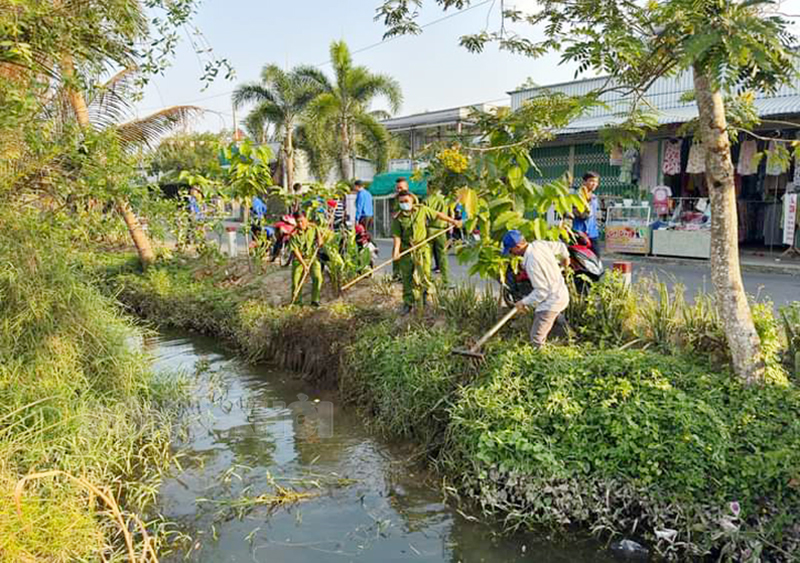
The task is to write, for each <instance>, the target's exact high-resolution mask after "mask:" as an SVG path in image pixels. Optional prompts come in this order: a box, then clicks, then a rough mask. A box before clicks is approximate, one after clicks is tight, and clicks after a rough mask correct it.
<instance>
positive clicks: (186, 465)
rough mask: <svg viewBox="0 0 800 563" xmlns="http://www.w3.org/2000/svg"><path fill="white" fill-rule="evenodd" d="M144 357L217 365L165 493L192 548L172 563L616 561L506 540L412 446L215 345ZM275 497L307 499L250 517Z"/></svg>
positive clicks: (166, 346)
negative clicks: (457, 499)
mask: <svg viewBox="0 0 800 563" xmlns="http://www.w3.org/2000/svg"><path fill="white" fill-rule="evenodd" d="M147 348H148V349H149V351H150V352H151V353H152V354H153V356H154V358H155V363H156V367H157V369H169V370H183V371H186V372H191V373H194V371H195V366H196V365H197V362H201V364H200V365H205V366H207V368H208V369H207V371H205V372H204V373H203V375H201V376H200V377H199V381H200V382H201V385H200V389H199V391H198V396H197V405H196V407H195V408H193V409H192V411H191V412H190V413H187V419H186V420H187V424H186V427H185V430H186V431H185V433H184V434H183V435H182V437H181V441H180V443H178V444H176V447H177V448H178V449H180V450H184V451H186V452H187V454H186V457H184V458H183V460H182V465H183V471H180V472H176V474H175V475H174V476H172V477H171V478H169V479H167V480H166V482H165V483H164V486H163V488H162V495H161V498H162V506H161V508H162V511H163V513H164V515H165V516H166V518H167V519H169V520H171V521H173V522H176V523H177V524H178V527H179V528H180V530H181V531H182V532H183V533H185V534H187V535H188V536H190V537H191V538H192V543H191V547H189V548H187V549H185V550H184V551H182V552H180V553H175V554H173V555H172V556H169V557H167V558H166V559H165V561H184V560H187V561H202V562H217V561H219V562H223V561H224V562H231V563H234V562H253V561H255V562H287V563H288V562H312V561H313V562H327V561H336V562H340V561H364V562H373V561H374V562H381V563H384V562H389V561H401V560H402V561H405V560H410V561H428V562H444V561H447V562H461V561H463V562H465V563H467V562H468V563H472V562H483V561H486V562H494V561H503V562H505V561H509V562H517V561H518V562H522V561H536V562H550V561H552V562H555V561H559V562H561V561H563V562H567V561H569V562H589V561H592V562H596V561H600V562H602V561H612V560H614V558H613V556H612V555H611V554H610V553H609V552H608V551H607V550H605V549H603V547H602V546H600V545H598V544H597V543H595V542H593V541H591V540H575V539H572V540H569V541H564V540H547V539H543V538H541V537H537V536H536V535H533V534H518V535H515V536H513V537H509V536H507V535H501V534H500V533H499V529H498V528H494V527H492V526H489V525H486V524H482V523H479V522H477V521H475V515H470V514H465V513H464V512H461V511H459V510H458V509H457V507H454V506H450V505H448V504H446V503H445V502H443V498H442V494H441V490H440V486H439V484H438V483H437V482H436V481H435V479H436V477H435V476H433V475H430V474H428V473H426V472H425V471H424V470H422V469H421V467H420V465H419V463H418V461H417V462H416V463H415V462H414V460H410V459H409V457H411V456H412V453H413V451H414V450H413V448H411V447H408V446H403V445H395V444H388V443H386V442H385V441H383V440H381V439H380V438H378V437H376V436H374V435H370V433H369V432H368V431H367V430H366V429H365V428H364V426H363V421H361V420H360V419H359V418H358V417H357V416H356V415H355V414H354V413H353V412H350V411H349V410H348V409H347V408H342V407H341V405H339V404H338V403H337V402H336V397H335V395H331V394H327V395H320V394H319V392H318V391H317V390H315V389H313V388H310V387H309V386H308V385H306V384H303V383H300V382H297V381H295V380H293V379H292V378H291V377H290V376H287V375H285V374H282V373H279V372H275V371H271V370H270V369H269V368H266V367H258V366H256V367H253V366H248V365H246V364H244V363H243V362H241V361H238V360H237V359H236V358H235V357H234V356H233V355H231V354H229V353H227V352H226V351H224V350H223V349H222V347H221V346H219V345H217V344H216V343H215V342H214V341H212V340H209V339H203V338H196V337H191V338H185V337H182V336H181V335H176V334H166V335H164V336H162V337H160V338H156V339H153V340H150V341H148V343H147ZM298 395H300V397H299V399H298ZM306 397H307V399H306ZM299 400H300V401H302V402H301V403H300V405H299V408H298V405H297V404H294V405H293V404H292V403H296V402H298V401H299ZM315 401H319V402H315ZM276 486H277V487H283V488H284V489H287V490H293V491H297V492H300V493H305V494H308V495H310V496H308V497H307V498H305V499H302V500H299V501H297V502H292V503H288V504H285V505H280V506H274V505H273V506H267V505H263V504H256V505H250V506H248V503H249V502H250V501H252V499H253V498H256V497H258V496H259V495H262V494H270V495H275V494H276V492H277V493H279V489H277V488H276ZM236 503H240V504H238V505H237V504H236Z"/></svg>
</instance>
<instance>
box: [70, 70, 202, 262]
mask: <svg viewBox="0 0 800 563" xmlns="http://www.w3.org/2000/svg"><path fill="white" fill-rule="evenodd" d="M72 72H73V67H72V66H71V62H69V61H67V62H65V61H62V73H64V74H65V75H67V76H69V75H70V74H71V73H72ZM137 72H138V69H136V68H135V67H129V68H126V69H123V70H122V71H120V72H118V73H117V74H116V75H114V76H113V77H112V78H111V79H110V80H109V81H108V82H106V83H105V84H103V85H102V86H101V87H99V88H97V89H95V90H93V91H89V92H88V94H89V97H88V98H87V96H86V94H87V92H84V91H83V90H78V89H77V88H74V87H72V86H71V85H65V87H64V93H65V96H66V98H67V101H68V103H69V105H70V107H71V109H72V111H73V112H74V114H75V119H76V121H77V123H78V125H79V126H80V127H81V129H83V130H88V129H91V128H94V129H98V130H110V131H113V132H114V134H115V135H116V137H117V138H118V139H119V142H120V144H121V145H122V146H123V147H126V148H134V147H141V146H142V145H152V144H153V143H154V142H155V141H156V140H157V139H158V138H159V137H160V136H161V135H163V134H164V133H167V132H168V131H170V130H172V129H173V128H174V127H175V126H177V125H178V124H180V123H184V122H185V121H186V120H187V119H188V118H189V117H190V116H192V115H193V114H197V113H200V112H201V111H202V110H200V108H197V107H194V106H172V107H168V108H165V109H162V110H160V111H157V112H156V113H153V114H151V115H148V116H146V117H143V118H137V119H133V120H130V121H125V122H121V121H122V119H124V118H125V117H128V116H130V114H131V113H132V110H133V106H132V100H133V99H134V97H133V95H132V93H133V92H134V90H135V86H134V82H135V77H136V73H137ZM116 188H119V186H117V187H116ZM115 203H116V207H117V210H118V211H119V213H120V215H121V216H122V220H123V221H124V222H125V226H126V227H127V228H128V232H129V234H130V235H131V240H132V241H133V244H134V246H135V247H136V251H137V253H138V254H139V260H140V261H141V263H142V267H143V268H147V267H148V266H150V265H151V264H153V263H154V262H155V260H156V255H155V253H154V252H153V247H152V245H151V243H150V238H149V237H148V236H147V233H146V232H145V230H144V228H143V227H142V223H141V221H140V220H139V217H137V215H136V213H135V212H134V210H133V208H132V207H131V205H130V202H129V201H128V199H127V197H125V195H124V194H123V193H119V194H117V196H116V202H115Z"/></svg>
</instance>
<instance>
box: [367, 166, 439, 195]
mask: <svg viewBox="0 0 800 563" xmlns="http://www.w3.org/2000/svg"><path fill="white" fill-rule="evenodd" d="M413 174H414V171H413V170H396V171H394V172H384V173H383V174H376V175H375V177H374V178H373V179H372V183H371V184H370V185H369V192H370V193H371V194H372V195H374V196H376V197H380V196H387V195H392V194H393V193H394V184H395V182H396V181H397V179H398V178H406V179H407V180H408V187H409V188H410V189H411V192H412V193H414V194H416V195H418V196H424V195H427V193H428V181H427V180H421V181H419V182H415V181H413V180H412V179H411V177H412V175H413Z"/></svg>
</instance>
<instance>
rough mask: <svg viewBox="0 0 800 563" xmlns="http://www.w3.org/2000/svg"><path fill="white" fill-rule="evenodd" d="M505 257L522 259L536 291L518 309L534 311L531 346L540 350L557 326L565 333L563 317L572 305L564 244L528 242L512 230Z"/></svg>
mask: <svg viewBox="0 0 800 563" xmlns="http://www.w3.org/2000/svg"><path fill="white" fill-rule="evenodd" d="M503 254H506V255H507V254H512V255H514V256H521V257H522V267H523V268H525V273H526V274H528V279H529V280H530V282H531V285H532V286H533V291H531V293H530V294H529V295H527V296H525V297H524V298H523V299H522V300H520V301H518V302H517V305H516V306H517V309H519V310H520V311H524V310H525V309H527V308H528V307H532V308H534V309H535V314H534V317H533V325H532V326H531V343H532V344H533V345H534V346H535V347H536V348H541V347H542V345H543V344H544V343H545V342H546V341H547V337H548V335H549V334H550V331H551V330H552V329H553V326H554V325H557V326H558V328H559V329H560V330H563V331H566V321H565V320H564V316H563V315H562V313H563V312H564V310H565V309H566V308H567V306H568V305H569V290H568V289H567V283H566V281H564V275H563V274H562V273H561V267H560V264H559V260H560V261H561V264H564V265H566V264H567V263H568V261H569V252H568V251H567V246H566V245H565V244H564V243H563V242H553V241H547V240H534V241H531V242H527V241H526V240H525V237H524V236H522V233H521V232H519V231H517V230H513V231H508V232H507V233H506V234H505V235H504V236H503Z"/></svg>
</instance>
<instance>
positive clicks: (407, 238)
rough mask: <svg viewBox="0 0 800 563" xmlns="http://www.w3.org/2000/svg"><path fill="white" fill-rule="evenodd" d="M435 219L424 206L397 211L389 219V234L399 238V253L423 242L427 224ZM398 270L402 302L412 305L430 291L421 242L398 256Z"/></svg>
mask: <svg viewBox="0 0 800 563" xmlns="http://www.w3.org/2000/svg"><path fill="white" fill-rule="evenodd" d="M435 219H436V212H435V211H434V210H433V209H431V208H430V207H428V206H426V205H415V206H414V208H413V209H412V210H411V211H400V212H399V213H398V214H397V215H396V216H395V218H394V219H393V220H392V236H393V237H396V238H399V239H400V252H403V251H404V250H407V249H409V248H411V247H412V246H414V245H415V244H419V243H421V242H422V241H424V240H425V239H426V238H427V237H428V224H429V223H430V222H431V221H433V220H435ZM399 269H400V276H401V277H402V279H403V303H405V304H406V305H408V306H409V307H413V306H414V305H415V304H419V303H420V301H423V300H424V299H425V297H426V296H428V295H430V294H431V293H433V283H432V282H431V248H430V245H427V244H426V245H423V246H422V247H421V248H419V249H417V250H415V251H413V252H411V253H409V254H406V255H405V256H403V257H402V258H400V260H399Z"/></svg>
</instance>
